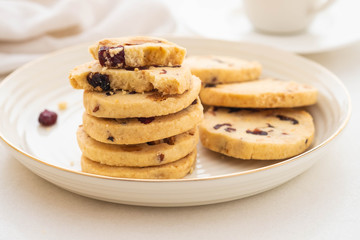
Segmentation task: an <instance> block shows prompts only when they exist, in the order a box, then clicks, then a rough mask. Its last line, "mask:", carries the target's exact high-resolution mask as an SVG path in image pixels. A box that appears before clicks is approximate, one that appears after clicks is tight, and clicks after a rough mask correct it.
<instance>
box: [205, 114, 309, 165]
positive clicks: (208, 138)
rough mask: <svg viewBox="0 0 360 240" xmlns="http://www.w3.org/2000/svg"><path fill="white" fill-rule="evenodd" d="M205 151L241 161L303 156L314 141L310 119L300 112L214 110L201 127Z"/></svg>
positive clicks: (307, 115) (206, 116)
mask: <svg viewBox="0 0 360 240" xmlns="http://www.w3.org/2000/svg"><path fill="white" fill-rule="evenodd" d="M199 132H200V140H201V143H202V145H203V146H204V147H206V148H208V149H210V150H213V151H215V152H219V153H222V154H225V155H227V156H231V157H235V158H242V159H257V160H275V159H284V158H289V157H292V156H295V155H297V154H300V153H302V152H304V151H305V150H306V149H307V148H308V147H309V146H310V144H311V142H312V141H313V137H314V132H315V128H314V123H313V119H312V117H311V115H310V114H309V113H307V112H306V111H304V110H298V109H271V110H254V109H252V110H251V109H250V110H244V109H232V108H216V107H211V108H210V109H209V110H208V111H207V112H206V113H205V118H204V121H203V122H202V124H200V126H199Z"/></svg>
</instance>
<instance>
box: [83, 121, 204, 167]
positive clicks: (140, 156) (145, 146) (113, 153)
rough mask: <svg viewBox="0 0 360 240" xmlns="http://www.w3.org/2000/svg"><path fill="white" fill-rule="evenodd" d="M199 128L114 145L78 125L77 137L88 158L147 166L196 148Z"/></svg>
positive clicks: (172, 160) (115, 164) (173, 158)
mask: <svg viewBox="0 0 360 240" xmlns="http://www.w3.org/2000/svg"><path fill="white" fill-rule="evenodd" d="M198 139H199V131H198V130H197V128H194V129H191V130H190V131H187V132H185V133H181V134H179V135H176V136H173V137H170V138H165V139H161V140H158V141H154V142H148V143H142V144H135V145H115V144H106V143H101V142H98V141H96V140H94V139H92V138H91V137H89V135H87V134H86V132H85V131H84V130H83V128H82V127H79V129H78V131H77V141H78V144H79V146H80V150H81V151H82V153H83V155H84V156H86V157H87V158H89V159H91V160H93V161H95V162H99V163H101V164H106V165H110V166H127V167H148V166H156V165H162V164H166V163H169V162H174V161H176V160H179V159H181V158H183V157H185V156H186V155H188V154H189V153H190V152H192V151H193V150H194V149H195V148H196V144H197V142H198Z"/></svg>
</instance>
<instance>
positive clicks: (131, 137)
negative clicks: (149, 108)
mask: <svg viewBox="0 0 360 240" xmlns="http://www.w3.org/2000/svg"><path fill="white" fill-rule="evenodd" d="M202 111H203V107H202V105H201V103H200V100H199V99H197V101H194V103H193V104H191V105H190V106H188V107H187V108H185V109H183V110H181V111H180V112H177V113H173V114H169V115H165V116H159V117H150V118H125V119H107V118H97V117H93V116H91V115H89V114H86V113H84V115H83V128H84V131H85V132H86V133H87V134H88V135H89V136H90V137H92V138H93V139H95V140H97V141H99V142H104V143H111V144H138V143H145V142H151V141H155V140H159V139H164V138H168V137H171V136H175V135H178V134H180V133H183V132H186V131H189V130H190V129H192V128H194V127H195V126H196V125H197V124H198V123H199V122H200V121H201V120H202V119H203V112H202Z"/></svg>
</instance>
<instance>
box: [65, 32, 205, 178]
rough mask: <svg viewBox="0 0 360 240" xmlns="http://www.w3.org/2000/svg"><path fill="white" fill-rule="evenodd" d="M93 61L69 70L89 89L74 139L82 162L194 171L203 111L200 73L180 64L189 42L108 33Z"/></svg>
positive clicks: (149, 171)
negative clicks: (175, 42) (183, 44)
mask: <svg viewBox="0 0 360 240" xmlns="http://www.w3.org/2000/svg"><path fill="white" fill-rule="evenodd" d="M90 53H91V54H92V56H93V57H94V59H95V61H92V62H89V63H85V64H83V65H80V66H77V67H76V68H74V69H73V70H72V72H71V73H70V76H69V79H70V83H71V85H72V86H73V87H74V88H76V89H85V91H84V96H83V101H84V107H85V113H84V114H83V125H82V126H80V127H79V129H78V131H77V139H78V144H79V146H80V149H81V151H82V153H83V155H82V159H81V166H82V170H83V171H85V172H88V173H93V174H99V175H107V176H113V177H123V178H181V177H184V176H185V175H187V174H188V173H190V172H192V170H193V167H194V164H195V160H196V144H197V142H198V130H197V125H198V124H199V122H200V121H201V120H202V118H203V112H202V111H203V108H202V105H201V103H200V100H199V99H198V94H199V92H200V89H201V81H200V80H199V79H198V78H197V77H195V76H193V75H191V72H190V69H189V68H186V67H182V66H181V64H182V62H183V59H184V57H185V54H186V50H185V49H184V48H182V47H179V46H177V45H175V44H173V43H171V42H168V41H166V40H164V39H158V38H149V37H131V38H117V39H104V40H102V41H99V42H98V43H96V44H95V45H93V46H91V47H90Z"/></svg>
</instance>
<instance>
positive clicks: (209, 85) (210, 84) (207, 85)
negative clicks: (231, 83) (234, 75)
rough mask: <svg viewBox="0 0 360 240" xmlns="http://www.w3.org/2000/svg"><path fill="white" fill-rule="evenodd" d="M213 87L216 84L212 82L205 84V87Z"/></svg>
mask: <svg viewBox="0 0 360 240" xmlns="http://www.w3.org/2000/svg"><path fill="white" fill-rule="evenodd" d="M213 87H216V84H212V83H206V84H205V88H213Z"/></svg>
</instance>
